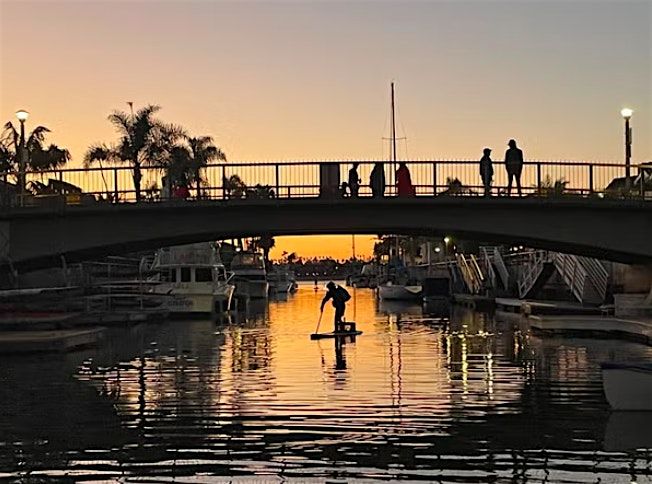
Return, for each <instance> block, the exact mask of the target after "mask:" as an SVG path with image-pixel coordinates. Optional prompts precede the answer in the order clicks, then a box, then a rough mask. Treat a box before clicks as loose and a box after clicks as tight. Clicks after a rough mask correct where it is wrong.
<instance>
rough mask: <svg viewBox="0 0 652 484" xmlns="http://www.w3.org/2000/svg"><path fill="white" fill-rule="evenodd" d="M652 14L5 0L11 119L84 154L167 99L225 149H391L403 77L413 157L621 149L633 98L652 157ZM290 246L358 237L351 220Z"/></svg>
mask: <svg viewBox="0 0 652 484" xmlns="http://www.w3.org/2000/svg"><path fill="white" fill-rule="evenodd" d="M651 25H652V2H650V1H648V0H645V1H627V0H623V1H616V0H614V1H589V0H581V1H554V2H549V1H545V2H544V1H529V0H523V1H513V2H499V1H475V2H464V1H456V2H452V1H432V2H398V1H396V2H362V1H360V2H353V1H352V2H312V1H294V2H284V3H281V2H273V1H268V2H253V1H252V2H233V3H229V2H218V1H209V0H198V1H175V2H162V1H155V0H151V1H139V2H132V1H122V0H114V1H94V0H89V1H85V2H82V1H74V2H72V1H71V2H65V1H47V0H44V1H39V2H35V1H29V0H21V1H7V0H0V29H1V31H0V55H1V61H0V62H1V66H0V67H1V71H0V119H1V120H2V122H3V123H4V122H5V121H6V120H10V119H14V112H15V111H16V110H17V109H19V108H24V109H27V110H28V111H30V113H31V117H30V119H29V121H28V123H29V125H30V126H34V125H37V124H43V125H45V126H48V127H49V128H50V129H51V130H52V134H51V137H50V139H51V140H52V141H53V142H56V143H57V144H59V145H60V146H65V147H67V148H69V149H70V151H71V152H72V155H73V162H72V164H73V165H79V164H81V161H82V157H83V153H84V151H85V149H86V147H87V146H88V145H89V144H91V143H93V142H97V141H107V142H108V141H112V140H113V139H114V133H113V130H112V127H111V126H110V125H109V123H108V122H107V121H106V116H107V115H108V114H109V113H110V112H111V110H113V109H127V105H126V104H125V103H126V101H133V102H134V104H135V105H136V106H142V105H144V104H148V103H156V104H160V105H161V106H162V107H163V109H162V111H161V113H160V115H161V118H163V119H164V120H166V121H170V122H174V123H177V124H181V125H183V126H185V127H186V128H187V129H188V130H189V131H190V132H191V133H193V134H198V135H205V134H210V135H212V136H213V137H214V138H215V140H216V141H217V143H218V144H219V145H220V147H221V148H222V149H223V150H224V151H225V152H226V154H227V156H228V158H229V160H230V161H254V160H290V159H311V160H312V159H341V158H344V159H352V158H381V157H386V156H387V144H386V142H383V141H382V139H381V138H382V137H383V136H387V134H388V122H389V83H390V82H391V81H392V80H394V81H395V82H396V83H397V100H398V117H399V135H400V136H407V138H408V141H407V143H405V142H402V143H401V144H400V145H399V146H400V149H399V156H400V157H401V158H405V157H410V158H434V159H448V158H452V159H455V158H464V159H478V158H479V157H480V155H481V151H482V148H484V147H485V146H489V147H493V148H494V150H495V152H496V153H502V151H503V150H504V148H505V143H506V141H507V140H508V139H509V138H516V139H517V140H519V144H520V145H521V146H522V148H523V149H524V151H525V156H526V158H528V159H555V160H556V159H574V160H599V161H615V162H620V161H622V159H623V148H622V146H623V140H622V136H623V133H622V119H621V118H620V115H619V111H620V109H621V108H622V107H623V106H629V107H632V108H633V109H634V110H635V114H634V117H633V119H632V122H633V126H634V149H633V159H634V162H639V161H648V160H652V141H651V135H652V122H651V116H650V112H651V108H652V37H651V30H652V27H651ZM499 156H501V155H498V157H499ZM278 246H279V247H278V254H280V252H281V251H282V250H288V251H296V252H298V253H300V254H302V255H315V254H325V253H332V254H333V255H335V256H337V257H348V256H349V255H350V253H351V240H350V237H338V238H332V239H327V238H324V237H322V238H318V239H314V238H313V239H305V240H303V239H301V240H299V239H296V238H285V239H282V240H279V241H278ZM370 246H371V239H370V238H368V237H359V242H358V252H359V253H364V252H365V251H367V252H368V251H369V248H370ZM278 254H277V255H278Z"/></svg>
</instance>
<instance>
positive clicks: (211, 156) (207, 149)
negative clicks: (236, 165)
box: [188, 136, 226, 198]
mask: <svg viewBox="0 0 652 484" xmlns="http://www.w3.org/2000/svg"><path fill="white" fill-rule="evenodd" d="M188 146H189V147H190V171H191V173H190V175H191V177H190V178H191V179H192V180H195V185H196V188H197V198H200V197H201V193H200V185H201V169H202V168H204V167H205V166H206V165H208V164H209V163H210V162H211V161H215V160H219V161H226V155H225V154H224V152H223V151H222V150H221V149H220V148H218V147H217V146H215V145H214V144H213V138H212V137H210V136H198V137H196V138H188Z"/></svg>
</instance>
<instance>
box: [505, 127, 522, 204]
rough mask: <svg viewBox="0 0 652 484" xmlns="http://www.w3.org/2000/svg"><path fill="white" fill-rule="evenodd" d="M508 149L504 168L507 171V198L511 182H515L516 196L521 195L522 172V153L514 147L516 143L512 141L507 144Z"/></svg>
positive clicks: (510, 189)
mask: <svg viewBox="0 0 652 484" xmlns="http://www.w3.org/2000/svg"><path fill="white" fill-rule="evenodd" d="M507 145H508V146H509V149H508V150H507V151H506V152H505V168H506V169H507V196H509V195H510V194H511V191H512V181H513V180H516V188H517V189H518V196H519V197H520V196H522V193H521V172H522V171H523V151H521V150H520V149H519V148H518V147H517V146H516V141H514V140H513V139H510V140H509V143H507Z"/></svg>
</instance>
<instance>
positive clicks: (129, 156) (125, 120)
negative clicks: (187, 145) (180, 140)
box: [85, 104, 168, 201]
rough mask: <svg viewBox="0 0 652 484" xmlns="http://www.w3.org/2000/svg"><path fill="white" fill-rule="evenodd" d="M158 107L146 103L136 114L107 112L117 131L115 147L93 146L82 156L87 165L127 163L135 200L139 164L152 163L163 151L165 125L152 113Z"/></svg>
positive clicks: (137, 197) (139, 174) (137, 191)
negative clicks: (130, 170)
mask: <svg viewBox="0 0 652 484" xmlns="http://www.w3.org/2000/svg"><path fill="white" fill-rule="evenodd" d="M160 109H161V108H160V106H157V105H155V104H149V105H147V106H145V107H144V108H142V109H139V110H138V111H137V112H136V113H133V112H132V113H131V114H129V113H125V112H123V111H114V112H113V113H111V114H110V115H109V117H108V120H109V122H110V123H111V124H113V125H114V126H115V128H116V130H117V132H118V135H119V139H118V142H117V144H116V145H115V146H106V145H101V144H96V145H93V146H91V147H90V148H89V150H88V152H87V153H86V156H85V161H86V163H87V164H89V165H90V164H91V163H94V162H95V161H100V162H101V161H103V160H104V161H108V162H112V163H129V165H130V166H131V168H132V170H133V173H132V176H133V180H134V188H135V189H136V201H139V200H140V181H141V179H142V174H141V171H140V168H141V166H143V165H155V164H156V161H157V157H158V156H159V155H161V154H162V153H163V151H164V150H165V148H164V147H163V146H162V145H161V143H162V142H163V141H164V140H165V138H166V136H167V134H168V133H166V132H165V126H164V125H163V124H162V123H161V122H160V121H158V120H156V119H154V114H156V113H157V112H158V111H159V110H160Z"/></svg>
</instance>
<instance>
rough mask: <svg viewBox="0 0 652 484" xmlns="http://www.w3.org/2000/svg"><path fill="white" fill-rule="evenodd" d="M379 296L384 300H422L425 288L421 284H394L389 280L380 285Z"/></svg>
mask: <svg viewBox="0 0 652 484" xmlns="http://www.w3.org/2000/svg"><path fill="white" fill-rule="evenodd" d="M377 289H378V297H379V298H380V299H382V300H401V301H420V300H421V293H422V291H423V288H422V287H421V285H417V284H414V285H405V284H394V283H392V281H387V282H386V283H385V284H380V285H379V286H378V288H377Z"/></svg>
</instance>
